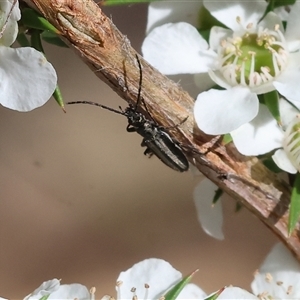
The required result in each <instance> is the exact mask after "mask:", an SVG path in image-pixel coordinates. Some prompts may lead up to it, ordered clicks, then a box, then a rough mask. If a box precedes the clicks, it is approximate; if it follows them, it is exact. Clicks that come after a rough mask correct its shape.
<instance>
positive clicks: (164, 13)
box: [146, 0, 203, 33]
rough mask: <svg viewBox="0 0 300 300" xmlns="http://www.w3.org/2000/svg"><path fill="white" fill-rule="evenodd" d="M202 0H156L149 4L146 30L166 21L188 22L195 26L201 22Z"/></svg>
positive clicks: (148, 30)
mask: <svg viewBox="0 0 300 300" xmlns="http://www.w3.org/2000/svg"><path fill="white" fill-rule="evenodd" d="M202 5H203V4H202V0H197V1H189V2H188V3H187V2H186V1H174V0H165V1H156V2H152V3H150V4H149V8H148V22H147V29H146V32H147V33H149V32H150V31H151V30H152V29H153V28H154V27H157V26H160V25H163V24H165V23H175V22H187V23H189V24H192V25H194V26H197V25H198V23H199V11H200V8H201V7H202Z"/></svg>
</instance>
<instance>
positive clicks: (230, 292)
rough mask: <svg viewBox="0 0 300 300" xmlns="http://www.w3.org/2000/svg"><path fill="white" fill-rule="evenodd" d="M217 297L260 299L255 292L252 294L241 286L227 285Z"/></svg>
mask: <svg viewBox="0 0 300 300" xmlns="http://www.w3.org/2000/svg"><path fill="white" fill-rule="evenodd" d="M217 299H218V300H219V299H223V300H234V299H236V300H237V299H239V300H241V299H247V300H248V299H249V300H251V299H256V300H258V298H257V297H255V296H254V295H253V294H250V293H249V292H247V291H245V290H243V289H241V288H239V287H233V286H230V287H227V288H226V289H225V290H224V291H223V292H222V293H221V295H220V296H219V297H218V298H217Z"/></svg>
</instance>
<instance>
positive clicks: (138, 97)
mask: <svg viewBox="0 0 300 300" xmlns="http://www.w3.org/2000/svg"><path fill="white" fill-rule="evenodd" d="M135 57H136V60H137V62H138V65H139V70H140V81H139V90H138V96H137V100H136V104H135V107H134V110H135V111H136V110H137V106H138V104H139V103H140V102H141V101H142V102H143V104H144V107H145V110H146V112H147V114H148V115H149V117H150V118H151V119H152V121H154V122H155V120H154V119H153V117H152V115H151V114H150V111H149V110H148V107H147V105H146V102H145V101H144V100H143V99H142V97H141V92H142V83H143V70H142V64H141V61H140V59H139V57H138V55H137V54H136V55H135Z"/></svg>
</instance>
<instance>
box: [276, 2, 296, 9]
mask: <svg viewBox="0 0 300 300" xmlns="http://www.w3.org/2000/svg"><path fill="white" fill-rule="evenodd" d="M295 3H296V0H274V7H275V8H276V7H279V6H286V5H293V4H295Z"/></svg>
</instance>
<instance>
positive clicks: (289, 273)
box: [251, 244, 300, 299]
mask: <svg viewBox="0 0 300 300" xmlns="http://www.w3.org/2000/svg"><path fill="white" fill-rule="evenodd" d="M267 273H269V274H270V275H271V276H272V280H271V281H270V280H266V274H267ZM299 281H300V267H299V263H298V261H297V260H296V259H295V258H294V257H293V256H292V255H291V253H290V252H289V251H288V250H287V249H286V248H285V247H284V246H283V245H282V244H277V245H276V246H275V247H274V248H273V249H272V251H271V252H270V254H269V255H268V256H267V258H266V260H265V261H264V263H263V265H262V266H261V268H260V274H257V275H256V276H255V279H254V281H253V282H252V284H251V288H252V290H253V293H254V294H256V295H258V294H261V293H265V292H268V293H269V295H270V296H271V297H270V298H272V299H300V286H299ZM278 282H282V284H280V285H279V284H278ZM289 287H291V288H292V289H290V290H289V292H290V293H288V289H289ZM267 298H269V297H268V295H266V299H267Z"/></svg>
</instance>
